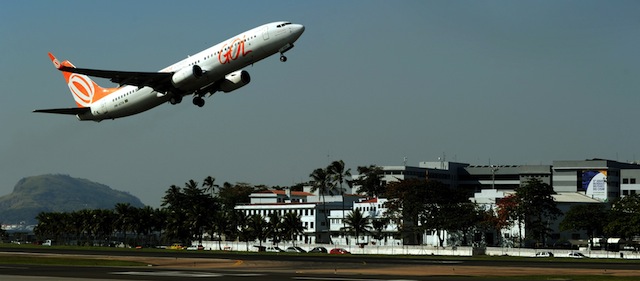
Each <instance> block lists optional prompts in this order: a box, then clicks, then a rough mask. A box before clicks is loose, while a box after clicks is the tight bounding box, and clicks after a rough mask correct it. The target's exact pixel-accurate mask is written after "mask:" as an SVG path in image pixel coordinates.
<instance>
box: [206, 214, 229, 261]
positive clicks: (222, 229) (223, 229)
mask: <svg viewBox="0 0 640 281" xmlns="http://www.w3.org/2000/svg"><path fill="white" fill-rule="evenodd" d="M233 222H234V220H233V219H232V218H231V216H230V215H229V213H228V212H225V211H222V210H220V211H218V212H215V213H214V216H213V219H212V221H211V225H210V227H211V237H213V236H214V234H215V233H217V234H218V249H219V250H220V251H222V238H223V237H224V238H225V240H226V239H228V238H229V237H230V234H231V233H232V231H231V230H232V229H233V227H231V226H232V225H233Z"/></svg>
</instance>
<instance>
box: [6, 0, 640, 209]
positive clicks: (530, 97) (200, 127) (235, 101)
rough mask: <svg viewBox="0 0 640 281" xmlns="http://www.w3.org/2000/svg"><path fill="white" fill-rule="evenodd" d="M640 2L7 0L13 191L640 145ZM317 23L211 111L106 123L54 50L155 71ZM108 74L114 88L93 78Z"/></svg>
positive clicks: (157, 192) (150, 184)
mask: <svg viewBox="0 0 640 281" xmlns="http://www.w3.org/2000/svg"><path fill="white" fill-rule="evenodd" d="M638 15H640V2H638V1H555V0H554V1H314V2H310V1H178V2H176V1H12V2H4V3H2V6H1V7H0V65H1V66H2V70H0V71H1V72H2V75H0V83H1V85H2V90H1V94H0V120H1V121H0V122H1V124H2V125H1V129H2V133H1V137H0V195H5V194H9V193H10V192H11V191H12V190H13V186H14V185H15V183H16V182H17V181H18V180H19V179H21V178H22V177H26V176H32V175H39V174H48V173H61V174H69V175H71V176H73V177H81V178H87V179H90V180H92V181H97V182H100V183H103V184H106V185H109V186H111V187H112V188H114V189H118V190H124V191H128V192H130V193H131V194H133V195H135V196H138V197H139V198H140V199H141V200H142V201H143V202H144V203H146V204H149V205H152V206H154V207H157V206H159V205H160V202H161V198H162V196H163V195H164V192H165V191H166V190H167V188H168V187H169V186H170V185H172V184H176V185H183V184H184V182H186V181H188V180H189V179H194V180H196V181H199V182H201V181H202V179H203V178H205V177H206V176H209V175H210V176H213V177H215V178H216V179H217V181H216V182H217V183H219V184H222V183H223V182H225V181H228V182H232V183H234V182H239V181H241V182H248V183H251V184H266V185H291V184H294V183H298V182H303V181H307V180H308V179H309V177H308V176H309V174H310V173H311V172H312V171H313V170H314V169H315V168H321V167H325V166H326V165H327V164H328V163H329V162H330V161H331V160H338V159H342V160H344V161H345V163H346V164H347V166H348V167H349V168H351V169H352V170H355V169H356V167H357V166H364V165H369V164H377V165H401V164H402V162H403V158H404V157H407V158H408V162H407V163H408V164H410V165H417V163H418V162H419V161H435V160H437V158H438V157H440V156H442V155H443V154H446V158H447V160H452V161H459V162H466V163H471V164H487V163H489V161H491V163H492V164H551V162H552V161H553V160H581V159H587V158H596V157H598V158H608V159H613V160H620V161H631V160H637V159H638V158H640V147H639V146H638V144H640V130H639V129H638V125H636V122H637V120H638V117H639V114H638V112H639V111H638V108H640V56H639V55H638V51H639V50H640V17H639V16H638ZM279 20H288V21H292V22H295V23H300V24H303V25H305V27H306V31H305V33H304V34H303V35H302V37H301V38H300V39H299V40H298V42H297V43H296V47H295V48H294V49H292V50H291V51H289V52H288V53H287V56H288V58H289V60H288V61H287V62H286V63H281V62H280V61H279V60H278V56H273V57H270V58H268V59H266V60H263V61H261V62H259V63H257V64H255V65H254V66H251V67H248V68H247V69H246V70H247V71H249V72H250V74H251V76H252V81H251V84H249V85H247V86H245V87H244V88H241V89H239V90H237V91H235V92H232V93H229V94H223V93H218V94H216V95H214V96H213V97H211V98H208V99H206V102H207V104H206V105H205V107H203V108H198V107H196V106H194V105H193V104H191V101H190V98H185V102H183V103H181V104H179V105H175V106H172V105H169V104H167V105H161V106H160V107H157V108H155V109H152V110H151V111H147V112H145V113H142V114H139V115H136V116H133V117H128V118H124V119H118V120H115V121H103V122H101V123H95V122H91V121H84V122H80V121H77V120H76V119H75V117H73V116H64V115H48V114H36V113H32V112H31V111H32V110H34V109H38V108H55V107H71V106H74V105H75V104H74V101H73V99H72V97H71V93H70V92H69V90H68V88H67V86H66V84H65V82H64V80H63V77H62V75H61V73H59V72H58V71H57V70H55V69H54V67H53V65H52V64H51V62H50V60H49V59H48V57H47V52H53V53H54V54H55V55H56V56H57V57H58V58H59V59H61V60H64V59H68V60H70V61H71V62H73V63H74V64H75V65H76V66H78V67H86V68H103V69H113V70H131V71H157V70H158V69H161V68H163V67H165V66H167V65H169V64H172V63H173V62H175V61H178V60H180V59H183V58H185V57H186V56H187V55H190V54H194V53H196V52H198V51H200V50H203V49H205V48H207V47H209V46H211V45H214V44H216V43H218V42H220V41H223V40H225V39H227V38H229V37H231V36H234V35H236V34H238V33H240V32H243V31H245V30H248V29H250V28H253V27H256V26H258V25H261V24H264V23H267V22H272V21H279ZM97 82H98V83H99V84H101V85H102V86H113V84H111V83H109V81H106V80H97Z"/></svg>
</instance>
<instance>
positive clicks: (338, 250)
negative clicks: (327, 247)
mask: <svg viewBox="0 0 640 281" xmlns="http://www.w3.org/2000/svg"><path fill="white" fill-rule="evenodd" d="M329 254H332V255H348V254H351V253H350V252H349V251H347V250H345V249H343V248H333V249H331V251H329Z"/></svg>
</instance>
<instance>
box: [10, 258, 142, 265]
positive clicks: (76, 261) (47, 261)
mask: <svg viewBox="0 0 640 281" xmlns="http://www.w3.org/2000/svg"><path fill="white" fill-rule="evenodd" d="M0 264H40V265H70V266H146V265H147V264H145V263H142V262H133V261H120V260H105V259H90V258H67V257H33V256H16V255H0Z"/></svg>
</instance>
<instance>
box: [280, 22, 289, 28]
mask: <svg viewBox="0 0 640 281" xmlns="http://www.w3.org/2000/svg"><path fill="white" fill-rule="evenodd" d="M290 24H291V23H290V22H285V23H283V24H278V25H277V26H276V27H277V28H281V27H284V26H286V25H290Z"/></svg>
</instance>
